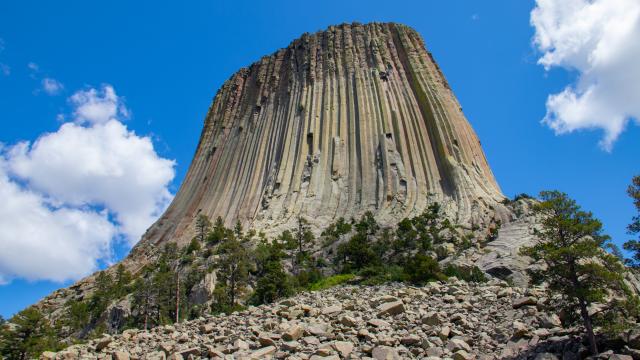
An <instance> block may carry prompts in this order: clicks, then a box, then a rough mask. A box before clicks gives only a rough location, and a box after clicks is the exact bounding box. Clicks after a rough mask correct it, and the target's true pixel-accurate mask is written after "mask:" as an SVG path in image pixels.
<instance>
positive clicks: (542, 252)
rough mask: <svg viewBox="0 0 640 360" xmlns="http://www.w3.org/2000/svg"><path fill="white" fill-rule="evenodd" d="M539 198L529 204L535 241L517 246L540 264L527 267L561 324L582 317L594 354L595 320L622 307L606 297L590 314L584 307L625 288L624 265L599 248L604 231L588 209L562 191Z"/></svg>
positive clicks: (613, 315)
mask: <svg viewBox="0 0 640 360" xmlns="http://www.w3.org/2000/svg"><path fill="white" fill-rule="evenodd" d="M540 199H541V202H540V203H539V204H537V205H536V207H535V209H534V210H535V212H537V213H538V214H539V215H540V216H541V228H540V229H536V230H535V234H536V236H537V238H538V239H539V241H538V243H537V244H535V245H533V246H530V247H524V248H522V249H521V252H522V254H524V255H528V256H530V257H532V258H533V259H534V260H536V261H539V262H540V264H541V266H540V267H539V268H536V269H533V270H531V275H532V280H533V281H534V282H538V283H542V282H544V283H546V284H547V286H548V287H547V289H548V291H549V292H550V293H551V296H552V297H553V298H554V300H555V301H553V302H552V304H553V306H554V307H555V308H556V309H555V310H556V311H558V312H560V311H561V312H563V313H564V314H566V317H565V324H572V323H576V322H578V321H580V322H581V323H582V325H583V326H584V328H585V332H586V335H587V339H588V341H589V346H590V351H591V353H592V354H597V353H598V349H597V341H596V338H595V333H594V325H595V323H596V322H597V321H599V320H609V321H613V322H615V323H617V322H618V321H620V320H622V319H621V318H620V317H619V316H618V315H619V314H620V310H621V307H620V306H619V305H620V304H615V302H609V305H610V306H609V307H607V306H604V305H603V309H602V310H600V311H599V312H598V313H597V314H595V315H593V314H591V313H590V312H589V309H590V307H591V306H592V305H594V304H595V303H599V304H606V303H607V302H608V301H607V298H608V297H609V296H611V295H614V294H620V293H623V292H624V286H623V283H622V274H623V272H624V268H623V266H622V264H621V262H620V261H619V259H618V258H617V257H615V256H614V255H612V254H609V253H607V252H606V251H604V248H605V245H606V244H607V242H608V241H609V237H608V236H607V235H604V234H603V233H602V223H601V222H600V221H599V220H597V219H595V218H594V217H593V214H592V213H590V212H586V211H583V210H582V209H581V208H580V206H578V205H577V204H576V202H575V201H574V200H572V199H570V198H569V197H568V196H567V194H565V193H562V192H558V191H545V192H542V193H541V194H540ZM628 295H629V296H630V294H628ZM611 305H617V306H615V307H614V306H611ZM616 314H618V315H616Z"/></svg>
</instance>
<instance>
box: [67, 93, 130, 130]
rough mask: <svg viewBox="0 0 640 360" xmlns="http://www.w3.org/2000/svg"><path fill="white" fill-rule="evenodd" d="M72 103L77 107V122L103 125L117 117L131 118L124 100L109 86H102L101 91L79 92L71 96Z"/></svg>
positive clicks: (75, 113)
mask: <svg viewBox="0 0 640 360" xmlns="http://www.w3.org/2000/svg"><path fill="white" fill-rule="evenodd" d="M70 101H71V103H72V104H73V106H74V107H75V111H74V116H75V117H76V121H78V122H80V123H84V122H86V123H90V124H101V123H106V122H108V121H109V120H112V119H114V118H116V117H117V116H122V117H125V118H126V117H128V116H129V111H128V110H127V108H126V107H125V106H124V103H123V102H122V99H121V98H119V97H118V95H116V92H115V90H114V89H113V87H111V86H109V85H104V86H102V89H100V90H96V89H93V88H91V89H88V90H85V91H78V92H77V93H75V94H73V95H72V96H71V98H70Z"/></svg>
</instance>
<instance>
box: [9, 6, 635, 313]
mask: <svg viewBox="0 0 640 360" xmlns="http://www.w3.org/2000/svg"><path fill="white" fill-rule="evenodd" d="M580 1H581V0H572V2H573V3H579V2H580ZM616 1H618V2H624V0H616ZM175 4H176V3H174V2H168V1H153V2H152V1H135V2H132V1H124V0H123V1H110V2H107V3H97V2H87V1H66V2H50V1H20V2H2V3H1V4H0V39H2V43H0V44H2V48H3V49H2V51H0V121H1V123H2V127H1V129H2V130H0V142H1V143H4V144H5V148H7V147H11V146H13V145H15V144H17V143H18V142H20V141H30V142H33V141H34V140H36V139H38V138H39V137H41V136H43V134H46V133H55V132H58V131H59V128H60V127H61V125H62V124H63V123H69V124H70V127H72V126H71V125H73V124H83V125H82V126H85V127H94V126H95V127H99V126H103V125H104V122H102V121H101V120H100V118H99V117H97V116H94V115H95V114H90V115H86V114H85V115H83V113H82V111H81V110H82V109H83V106H84V105H87V104H89V103H90V102H91V101H92V100H91V99H96V98H97V99H98V100H100V101H102V102H101V104H104V103H105V102H108V100H109V99H111V98H109V96H108V89H113V90H114V91H115V92H116V93H117V95H115V96H117V98H114V99H116V100H114V101H113V102H112V103H110V104H114V105H115V106H116V108H114V109H113V113H112V114H111V115H113V117H115V118H117V119H118V121H119V122H118V123H121V124H123V125H124V127H125V128H126V131H128V132H131V131H133V132H135V135H132V134H130V133H128V135H126V134H125V135H122V136H123V137H126V138H127V139H129V140H132V139H133V140H137V139H138V138H147V139H149V140H150V141H151V143H152V144H153V150H154V151H155V153H154V154H150V155H149V154H147V155H149V156H150V157H151V160H150V161H157V160H158V159H169V160H175V165H172V164H169V163H167V162H165V163H163V164H164V165H162V166H163V167H162V169H164V170H167V171H168V170H169V169H173V170H174V171H175V176H174V177H171V176H169V174H168V173H167V176H168V177H167V176H165V177H163V178H161V179H157V184H158V189H156V190H158V191H164V190H165V189H166V190H168V191H169V192H170V193H172V194H175V192H176V191H177V189H178V187H179V185H180V182H181V180H182V178H183V176H184V174H185V172H186V170H187V168H188V166H189V163H190V160H191V157H192V155H193V153H194V151H195V147H196V144H197V141H198V137H199V134H200V130H201V125H202V122H203V118H204V115H205V113H206V111H207V108H208V106H209V104H210V101H211V99H212V98H213V96H214V95H215V92H216V90H217V88H218V87H219V86H220V85H221V84H222V83H223V81H224V80H226V79H227V78H229V77H230V76H231V74H232V73H234V72H235V71H237V70H238V69H239V68H240V67H243V66H247V65H248V64H250V63H251V62H253V61H256V60H258V59H259V58H260V57H261V56H262V55H265V54H270V53H272V52H273V51H275V50H276V49H278V48H280V47H284V46H286V45H287V44H288V43H289V42H290V41H291V40H293V39H294V38H296V37H298V36H299V35H301V34H302V33H304V32H313V31H317V30H321V29H324V28H325V27H327V26H328V25H331V24H338V23H342V22H352V21H359V22H371V21H394V22H400V23H405V24H407V25H410V26H412V27H414V28H415V29H416V30H417V31H418V32H419V33H421V34H422V35H423V37H424V39H425V42H426V45H427V48H428V49H429V50H430V51H431V52H432V53H433V54H434V56H435V58H436V60H437V61H438V63H439V65H440V67H441V68H442V70H443V72H444V74H445V76H446V77H447V79H448V80H449V83H450V85H451V86H452V88H453V90H454V92H455V94H456V95H457V97H458V99H459V100H460V103H461V104H462V106H463V110H464V112H465V114H466V116H467V117H468V119H469V120H470V122H471V124H472V125H473V127H474V129H475V130H476V131H477V133H478V135H479V137H480V139H481V141H482V144H483V147H484V150H485V152H486V154H487V157H488V160H489V163H490V165H491V166H492V168H493V170H494V173H495V175H496V177H497V179H498V182H499V183H500V185H501V187H502V190H503V192H504V193H505V194H506V195H507V196H513V195H515V194H517V193H521V192H526V193H529V194H537V193H538V192H539V191H541V190H544V189H559V190H562V191H565V192H567V193H569V194H570V195H571V196H572V197H574V198H575V199H577V200H578V202H579V203H580V204H581V205H582V206H583V207H584V208H586V209H588V210H592V211H593V212H594V213H595V215H596V216H597V217H599V218H600V219H602V220H603V222H604V224H605V228H606V231H607V233H608V234H610V235H611V236H612V237H613V239H614V242H616V243H617V244H621V243H622V242H624V241H625V240H627V239H628V235H627V234H626V233H625V226H626V225H627V224H628V223H629V221H630V219H631V217H632V216H633V215H634V209H633V207H632V204H631V201H630V200H629V199H628V198H627V196H626V194H625V189H626V186H627V185H628V184H629V182H630V179H631V177H632V176H633V175H634V174H639V173H640V163H638V160H637V159H638V158H639V155H640V142H638V138H639V137H640V128H639V127H638V126H637V124H636V123H634V122H633V121H631V122H629V123H628V124H627V126H626V129H625V130H624V131H623V132H621V133H620V135H619V136H618V137H617V139H616V141H615V142H612V144H611V148H610V149H609V151H606V150H607V149H605V148H606V146H603V145H602V143H601V141H602V139H603V136H604V134H605V131H604V130H603V128H604V129H608V131H609V132H611V131H614V130H611V129H612V127H613V128H615V126H614V125H615V124H614V125H610V123H607V122H606V121H609V120H608V119H610V118H611V117H612V116H613V115H611V114H610V113H607V111H605V110H606V106H604V105H603V106H602V107H599V108H598V109H596V110H597V111H595V110H594V111H590V109H587V110H588V111H587V110H585V111H587V112H589V113H595V114H602V117H603V118H606V119H605V120H599V119H590V118H586V117H583V118H577V119H576V118H569V117H570V116H569V115H566V116H565V115H563V114H564V113H562V111H564V110H563V109H565V108H556V109H555V110H556V111H557V114H556V115H557V117H563V116H564V117H566V118H567V119H568V120H566V122H565V123H558V122H556V123H555V124H556V129H558V128H563V127H562V126H563V125H564V129H565V130H567V129H568V128H567V127H569V129H568V130H574V129H575V130H576V131H573V132H571V133H568V134H563V135H557V134H556V132H555V131H553V130H552V129H551V128H550V126H548V125H547V124H543V123H541V121H542V120H543V119H544V118H545V115H546V114H547V111H548V108H547V106H546V102H547V98H548V97H549V96H550V95H552V94H557V93H561V92H562V91H563V89H565V87H567V86H568V85H571V86H573V87H572V89H576V90H575V91H580V88H581V87H583V86H588V85H589V81H591V80H590V79H588V78H587V77H586V76H584V74H586V73H588V74H590V76H595V75H593V74H594V73H595V74H596V75H597V74H598V73H597V71H600V68H595V70H594V69H592V68H588V69H586V68H585V67H584V66H583V65H580V64H579V65H575V64H571V63H570V61H569V60H571V58H570V57H566V58H564V60H562V59H561V60H556V61H555V62H554V60H553V59H551V60H549V62H548V63H547V65H548V67H549V69H548V70H545V67H544V66H543V65H540V64H538V59H539V58H540V57H541V56H542V55H543V54H542V52H543V51H544V49H543V47H544V44H540V43H539V44H538V45H534V44H533V40H532V39H533V37H534V34H535V30H536V29H535V28H534V27H533V26H532V25H531V23H530V20H531V17H530V16H531V14H530V13H531V11H532V9H534V7H535V6H536V3H535V2H534V1H513V0H501V1H499V0H496V1H487V2H479V1H474V0H467V1H463V0H458V1H447V2H444V1H424V0H421V1H395V2H392V3H390V2H388V1H385V2H382V1H371V0H369V1H332V0H330V1H322V2H318V3H317V4H314V5H313V6H308V5H307V3H301V2H299V1H253V2H252V1H233V2H227V1H190V2H188V4H189V6H188V7H178V6H176V5H175ZM612 16H613V15H612ZM543 20H544V19H543ZM558 41H560V40H558ZM567 59H569V60H567ZM563 61H564V62H563ZM567 61H569V62H567ZM622 63H624V62H622ZM29 64H31V65H29ZM567 64H568V65H567ZM562 65H564V66H566V67H568V68H569V69H567V68H562ZM636 69H637V66H636ZM606 70H607V69H604V70H602V71H601V72H600V73H602V74H605V75H606V74H610V73H611V72H607V71H606ZM634 74H636V73H634ZM46 79H48V80H46ZM51 81H55V83H52V82H51ZM45 83H46V85H47V87H46V88H45ZM594 83H595V82H594ZM598 83H605V82H604V81H601V79H600V81H599V82H598ZM105 84H109V86H107V85H105ZM572 84H573V85H572ZM614 85H615V84H614ZM614 85H611V86H612V87H614V88H615V86H614ZM618 88H619V87H618ZM91 89H95V91H94V92H91ZM605 90H607V89H605ZM605 90H603V93H607V94H610V93H611V91H605ZM623 90H624V89H623ZM623 90H621V91H623ZM624 91H631V90H629V89H626V90H624ZM74 94H76V95H77V94H80V95H81V96H76V97H75V98H72V96H74ZM594 96H595V95H594ZM70 98H71V99H70ZM73 99H75V100H73ZM560 100H562V99H560ZM631 100H633V99H631ZM594 102H595V101H594ZM570 105H571V104H570ZM578 105H579V104H578ZM120 106H122V107H120ZM622 106H624V104H623V105H622ZM603 109H604V110H603ZM634 111H635V109H633V108H630V109H629V110H628V111H627V113H629V114H630V115H629V117H633V115H634V114H637V112H636V113H634ZM83 116H84V117H83ZM598 121H603V122H601V123H599V122H598ZM550 123H553V121H552V120H551V121H550ZM567 124H568V125H567ZM74 126H75V125H74ZM78 126H80V125H78ZM571 126H573V127H571ZM584 127H592V128H595V129H587V130H580V129H581V128H584ZM82 129H84V128H76V129H75V130H77V131H80V133H83V132H82ZM91 129H93V128H91ZM100 129H102V128H100ZM71 130H73V129H71ZM116 130H118V129H116ZM116 130H114V131H116ZM120 130H122V129H120ZM97 131H98V130H96V132H97ZM100 131H102V130H100ZM118 136H120V135H118ZM133 136H135V137H133ZM133 140H132V141H133ZM141 146H142V145H141ZM142 147H144V146H142ZM43 148H44V147H43ZM43 151H44V150H43ZM27 154H29V156H30V157H28V161H31V163H33V164H37V162H35V160H34V159H35V158H36V155H35V150H34V149H33V148H32V151H31V152H29V151H27ZM156 155H157V156H156ZM25 161H26V160H25ZM21 169H22V170H20V171H22V173H21V174H23V175H24V174H26V175H24V178H23V179H22V180H20V179H15V182H16V184H19V185H20V186H30V185H27V183H29V181H31V182H33V183H36V181H35V180H34V178H35V176H36V175H34V172H35V171H36V170H33V169H31V170H28V169H27V168H21ZM25 169H27V170H25ZM24 179H28V180H24ZM55 186H57V187H55ZM52 187H55V189H54V188H52ZM43 188H44V189H47V191H49V190H51V189H54V190H51V191H57V193H56V194H62V193H64V190H65V189H64V188H63V185H60V184H54V185H52V184H50V183H48V182H42V184H41V186H40V187H39V188H38V189H39V191H41V190H42V189H43ZM156 195H157V192H154V193H153V194H152V195H150V196H156ZM105 196H107V195H105ZM101 199H102V200H101ZM154 199H156V197H154ZM69 201H70V200H69ZM82 201H84V200H82ZM82 201H80V203H82ZM92 201H93V200H92ZM92 201H87V203H86V204H85V205H78V204H75V203H74V209H76V210H77V211H91V214H93V215H95V216H97V217H100V216H102V215H103V214H104V213H102V212H101V211H104V210H105V208H109V209H111V207H110V206H111V205H104V204H102V203H103V202H105V201H107V200H104V199H103V198H99V199H98V200H96V201H94V202H92ZM96 203H100V204H101V205H96ZM83 204H84V203H83ZM156 205H158V204H156ZM0 206H3V205H0ZM117 206H118V205H113V207H116V208H117ZM158 206H160V205H158ZM87 209H90V210H87ZM0 210H1V209H0ZM114 214H115V215H114ZM118 214H120V215H122V216H125V215H126V214H127V212H126V210H124V209H123V210H122V211H119V212H117V213H109V214H108V215H105V216H106V219H107V220H109V221H117V219H116V220H114V216H115V217H117V215H118ZM150 214H151V215H153V214H152V213H150ZM147 215H149V214H147V213H145V214H144V216H147ZM95 216H94V217H95ZM144 216H142V217H143V218H144ZM92 219H93V218H92ZM96 221H98V222H99V221H101V220H100V219H97V220H96ZM141 221H142V222H144V221H145V220H144V219H143V220H141ZM120 225H122V224H120ZM34 226H37V224H34ZM131 227H135V226H134V225H131ZM107 228H108V226H107ZM123 228H125V226H123V225H122V226H119V227H118V228H116V229H111V230H113V231H114V234H115V235H114V236H115V237H119V240H117V241H115V242H108V246H109V247H110V248H114V249H115V250H110V256H109V259H108V260H107V261H105V260H104V259H102V260H100V264H101V265H102V266H104V264H105V263H106V262H109V261H114V260H117V259H119V258H121V257H122V256H123V255H124V254H125V253H126V251H127V249H128V248H129V244H130V243H131V240H130V239H129V240H127V239H126V237H127V236H128V235H130V234H136V231H134V230H131V231H128V230H127V229H125V230H123ZM1 231H3V230H2V229H0V232H1ZM0 241H7V240H2V238H1V237H0ZM16 241H18V240H16ZM105 241H107V240H105ZM98 244H99V245H100V246H102V245H104V241H103V242H102V243H98ZM0 245H1V244H0ZM1 259H2V258H1V257H0V261H2V260H1ZM2 267H3V264H0V272H1V271H2ZM40 278H42V277H40ZM26 279H31V280H26ZM38 279H39V277H38V276H36V275H34V276H12V277H11V279H10V280H7V281H5V284H4V285H0V315H2V316H5V317H8V316H10V315H11V314H13V313H15V312H16V311H18V310H20V309H21V308H24V307H25V306H27V305H29V304H31V303H33V302H35V301H37V300H38V299H39V298H40V297H42V296H44V295H46V294H48V293H49V292H51V291H52V290H54V289H56V288H59V287H61V286H64V285H67V284H69V282H70V281H69V280H66V281H64V279H63V281H51V280H38ZM1 280H2V274H1V273H0V281H1Z"/></svg>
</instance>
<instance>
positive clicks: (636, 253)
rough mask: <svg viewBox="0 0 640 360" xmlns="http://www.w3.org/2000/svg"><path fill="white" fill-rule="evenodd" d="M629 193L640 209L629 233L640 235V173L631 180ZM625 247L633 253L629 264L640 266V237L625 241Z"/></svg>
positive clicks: (628, 261) (630, 226)
mask: <svg viewBox="0 0 640 360" xmlns="http://www.w3.org/2000/svg"><path fill="white" fill-rule="evenodd" d="M627 194H629V197H631V199H633V205H635V207H636V210H637V211H638V215H636V216H634V217H633V219H632V220H631V224H629V226H628V227H627V229H628V231H629V234H636V235H640V175H638V176H635V177H634V178H633V179H632V180H631V185H629V188H628V189H627ZM623 248H624V249H625V250H628V251H630V252H631V253H632V258H631V259H629V260H627V264H628V265H629V266H633V267H635V268H640V239H638V240H629V241H627V242H626V243H624V245H623Z"/></svg>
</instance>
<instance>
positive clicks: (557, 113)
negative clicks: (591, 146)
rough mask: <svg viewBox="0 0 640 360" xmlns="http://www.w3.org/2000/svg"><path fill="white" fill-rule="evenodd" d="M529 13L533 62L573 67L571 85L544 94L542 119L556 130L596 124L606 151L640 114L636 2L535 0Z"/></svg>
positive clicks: (639, 19) (561, 131)
mask: <svg viewBox="0 0 640 360" xmlns="http://www.w3.org/2000/svg"><path fill="white" fill-rule="evenodd" d="M536 2H537V6H536V8H534V9H533V11H532V12H531V24H532V25H533V26H534V28H535V31H536V32H535V36H534V44H535V46H536V47H537V48H538V49H539V50H540V51H541V53H542V56H541V57H540V59H539V60H538V63H539V64H541V65H543V66H544V67H545V68H546V69H551V68H553V67H563V68H566V69H570V70H575V71H577V73H578V78H577V80H576V83H575V84H571V85H569V86H567V87H566V88H565V89H564V90H563V91H562V92H560V93H558V94H553V95H550V96H549V97H548V99H547V115H546V116H545V118H544V120H543V122H544V123H545V124H547V125H548V126H549V127H551V128H552V129H553V130H554V131H555V132H556V133H557V134H564V133H570V132H573V131H576V130H582V129H602V130H604V137H603V139H602V140H601V141H600V146H601V147H602V148H603V149H605V150H607V151H610V150H611V149H612V146H613V143H614V142H615V141H616V139H617V138H618V137H619V135H620V134H621V133H622V132H623V131H624V129H625V127H626V125H627V123H628V122H629V121H631V119H634V120H635V121H638V119H640V62H639V61H638V58H640V41H639V40H638V39H640V2H639V1H638V0H537V1H536Z"/></svg>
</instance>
